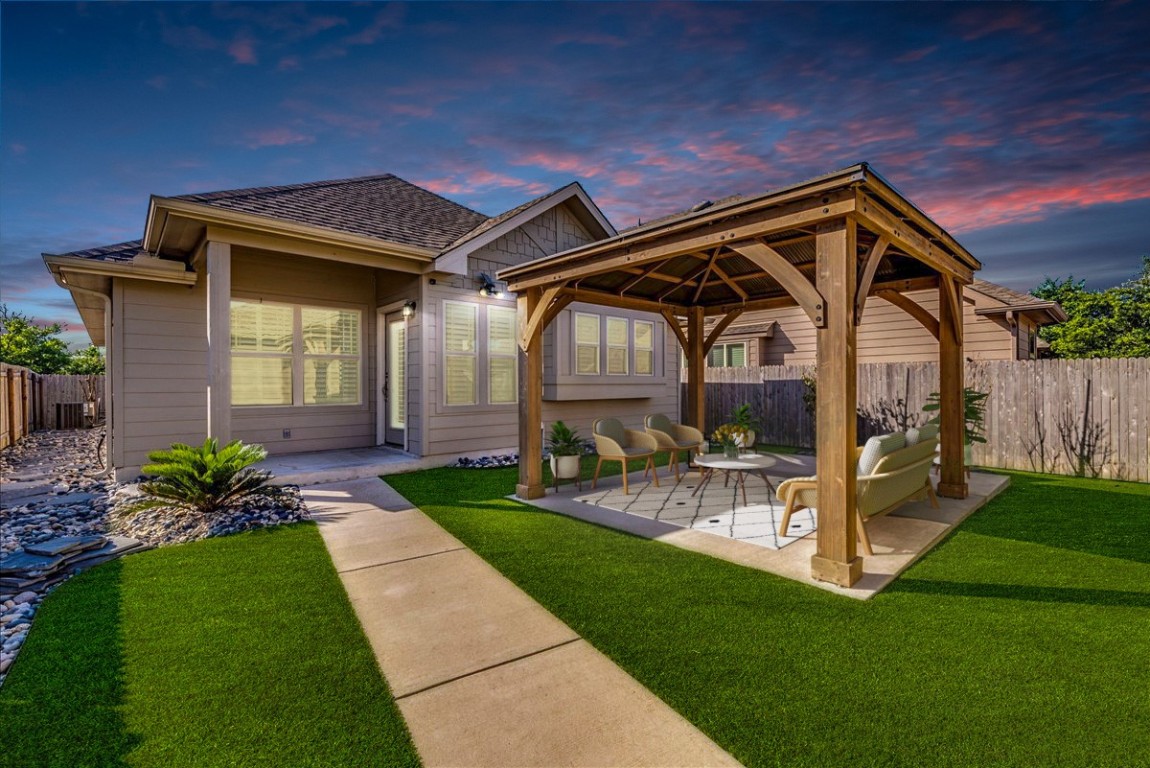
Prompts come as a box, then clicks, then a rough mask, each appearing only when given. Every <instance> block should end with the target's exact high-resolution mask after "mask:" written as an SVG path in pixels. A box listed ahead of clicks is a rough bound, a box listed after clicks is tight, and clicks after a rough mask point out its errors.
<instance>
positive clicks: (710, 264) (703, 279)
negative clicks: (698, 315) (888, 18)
mask: <svg viewBox="0 0 1150 768" xmlns="http://www.w3.org/2000/svg"><path fill="white" fill-rule="evenodd" d="M721 250H723V249H722V248H715V250H714V252H713V253H712V254H711V258H710V259H708V260H707V268H706V269H704V270H703V274H702V275H701V276H700V277H699V286H698V287H697V288H695V295H694V296H692V297H691V303H692V304H698V303H699V297H700V296H702V295H703V289H704V288H706V287H707V277H708V276H709V275H710V274H711V271H712V270H714V268H715V262H716V261H718V260H719V251H721Z"/></svg>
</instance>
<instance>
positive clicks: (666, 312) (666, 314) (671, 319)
mask: <svg viewBox="0 0 1150 768" xmlns="http://www.w3.org/2000/svg"><path fill="white" fill-rule="evenodd" d="M659 314H661V315H662V316H663V319H664V320H666V321H667V325H668V326H669V327H670V328H671V332H672V333H674V334H675V338H676V339H678V340H679V346H680V347H682V348H683V354H684V355H685V354H687V349H688V347H689V346H690V344H689V343H688V342H687V335H686V334H685V333H683V328H682V326H680V325H679V318H677V317H675V313H674V312H673V311H672V310H671V309H670V308H668V307H664V308H663V309H661V310H660V311H659Z"/></svg>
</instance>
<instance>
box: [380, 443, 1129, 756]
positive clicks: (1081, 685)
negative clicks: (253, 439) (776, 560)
mask: <svg viewBox="0 0 1150 768" xmlns="http://www.w3.org/2000/svg"><path fill="white" fill-rule="evenodd" d="M591 464H592V465H593V462H591ZM1010 476H1011V481H1012V487H1011V488H1010V489H1009V490H1008V491H1007V492H1005V493H1004V494H1003V495H1001V496H1000V497H998V498H997V499H995V500H994V501H993V502H992V503H991V504H990V505H989V506H987V507H986V508H984V509H983V510H982V511H980V512H978V513H976V514H975V515H974V516H972V517H971V518H969V519H968V520H967V521H966V522H965V523H964V524H963V525H962V526H961V527H960V529H959V530H958V531H957V532H956V533H954V534H953V535H952V536H951V537H950V538H949V539H947V540H946V541H945V542H944V543H943V544H941V545H940V546H939V547H937V548H936V549H935V550H934V551H932V552H931V553H930V554H929V555H927V556H926V557H925V558H923V559H922V560H921V561H920V562H919V563H918V564H916V565H915V566H914V567H912V568H911V569H910V570H908V571H907V572H906V573H905V574H904V575H903V576H902V578H900V579H899V580H897V581H896V582H895V583H894V584H892V585H891V586H890V587H888V588H887V589H886V590H885V591H884V592H882V593H881V594H879V595H878V596H876V597H875V598H874V599H872V600H870V601H867V602H859V601H855V600H853V599H850V598H845V597H840V596H837V595H834V594H831V593H828V592H824V591H822V590H819V589H816V588H813V587H809V586H804V585H802V584H798V583H796V582H792V581H789V580H786V579H783V578H780V577H777V576H773V575H771V574H767V573H762V572H759V571H754V570H750V569H747V568H743V567H740V566H736V565H732V564H730V563H726V562H723V561H720V560H715V559H712V558H709V557H706V556H703V555H699V554H696V553H692V552H686V551H683V550H679V549H676V548H673V547H670V546H667V545H663V544H660V543H658V542H652V541H646V540H643V539H639V538H635V537H632V536H628V535H626V534H623V533H619V532H616V531H611V530H607V529H604V528H600V527H596V526H593V525H589V524H586V523H582V522H579V521H576V520H572V519H569V518H566V517H563V516H559V515H553V514H549V513H546V512H542V511H539V510H537V509H535V508H533V507H529V506H526V505H523V504H519V503H517V502H514V501H510V500H508V499H506V498H504V496H505V495H506V494H508V493H510V492H511V491H512V489H513V487H514V483H515V470H514V469H507V470H482V471H475V470H429V471H425V472H419V473H412V474H408V475H400V476H393V477H389V478H387V480H388V482H389V483H391V484H392V485H393V486H394V487H395V488H396V489H397V490H398V491H400V492H401V493H402V494H403V495H404V496H406V497H407V498H408V499H409V500H410V501H411V502H412V503H414V504H415V505H417V506H419V507H420V508H421V509H422V510H423V511H424V512H426V513H427V514H428V515H430V516H431V517H432V518H434V519H435V520H436V521H438V522H439V523H440V524H441V525H443V526H444V527H445V528H447V529H448V530H449V531H451V532H452V533H453V534H454V535H456V536H457V537H459V538H460V539H461V540H462V541H463V542H464V543H466V544H467V545H468V546H469V547H471V548H472V549H473V550H475V551H476V552H477V553H479V554H480V555H481V556H482V557H484V558H485V559H486V560H488V561H489V562H490V563H492V564H493V565H494V566H495V567H496V568H498V569H499V570H500V571H502V572H503V573H504V574H506V575H507V576H508V577H509V578H511V579H512V580H513V581H514V582H515V583H517V584H518V585H519V586H520V587H522V588H523V589H524V590H526V591H527V592H528V593H530V594H531V595H532V596H533V597H535V598H536V599H537V600H539V601H540V602H541V603H542V604H543V605H544V606H546V607H547V608H548V609H549V610H551V611H552V612H553V613H555V614H556V615H557V616H559V617H560V618H561V619H563V620H564V621H565V622H567V623H568V624H569V625H570V626H571V627H573V628H574V629H575V630H576V631H577V632H579V633H580V634H581V635H582V636H583V637H585V638H586V639H587V640H589V641H590V642H591V643H592V644H594V645H595V646H596V647H597V648H599V649H600V650H602V651H604V652H605V653H607V654H608V655H609V656H610V657H611V658H612V659H614V660H615V661H616V662H617V663H619V664H620V665H621V666H622V667H623V668H624V669H626V670H627V671H628V672H630V673H631V674H632V675H633V676H634V677H636V678H637V679H638V680H639V681H640V682H642V683H643V684H644V685H646V686H647V687H648V688H650V689H651V690H652V691H654V692H655V693H656V694H658V695H659V696H660V697H661V698H663V700H665V701H666V702H668V703H669V704H670V705H671V706H672V707H674V708H675V709H676V710H678V711H679V712H681V713H682V714H683V715H684V716H686V717H687V718H688V719H689V720H690V721H691V722H693V723H695V724H696V725H697V726H698V727H699V728H700V729H702V730H703V731H704V732H706V733H707V734H708V735H709V736H711V737H712V738H713V739H714V740H715V741H716V742H718V743H719V744H720V745H721V746H723V747H724V748H726V749H727V750H728V751H730V752H731V753H732V754H733V755H734V756H735V757H736V758H738V759H739V760H741V761H743V762H744V763H746V764H747V765H752V766H774V765H784V766H840V765H841V766H872V765H873V766H928V765H929V766H1136V765H1150V485H1142V484H1135V483H1120V482H1110V481H1101V480H1083V479H1075V478H1064V477H1052V476H1041V475H1031V474H1024V473H1010ZM565 492H569V491H565Z"/></svg>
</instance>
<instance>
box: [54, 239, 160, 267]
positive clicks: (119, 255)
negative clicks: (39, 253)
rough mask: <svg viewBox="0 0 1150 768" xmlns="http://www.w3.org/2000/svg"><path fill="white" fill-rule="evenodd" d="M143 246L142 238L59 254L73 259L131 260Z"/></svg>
mask: <svg viewBox="0 0 1150 768" xmlns="http://www.w3.org/2000/svg"><path fill="white" fill-rule="evenodd" d="M142 247H143V241H142V240H129V241H128V242H126V243H116V244H115V245H101V246H99V247H97V248H85V249H84V250H82V251H72V252H71V253H62V254H59V255H61V256H67V257H68V258H72V259H90V260H92V261H108V262H112V261H131V260H132V259H133V258H135V257H136V255H137V254H139V253H140V250H141V249H142Z"/></svg>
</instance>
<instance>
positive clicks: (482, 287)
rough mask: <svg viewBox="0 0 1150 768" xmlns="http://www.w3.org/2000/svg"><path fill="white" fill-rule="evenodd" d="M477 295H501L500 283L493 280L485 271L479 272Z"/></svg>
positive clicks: (494, 296) (492, 296)
mask: <svg viewBox="0 0 1150 768" xmlns="http://www.w3.org/2000/svg"><path fill="white" fill-rule="evenodd" d="M479 295H480V296H487V297H490V298H492V299H498V298H502V297H503V291H502V290H500V284H499V283H497V282H495V279H494V278H493V277H491V275H489V274H487V273H486V272H480V273H479Z"/></svg>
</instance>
